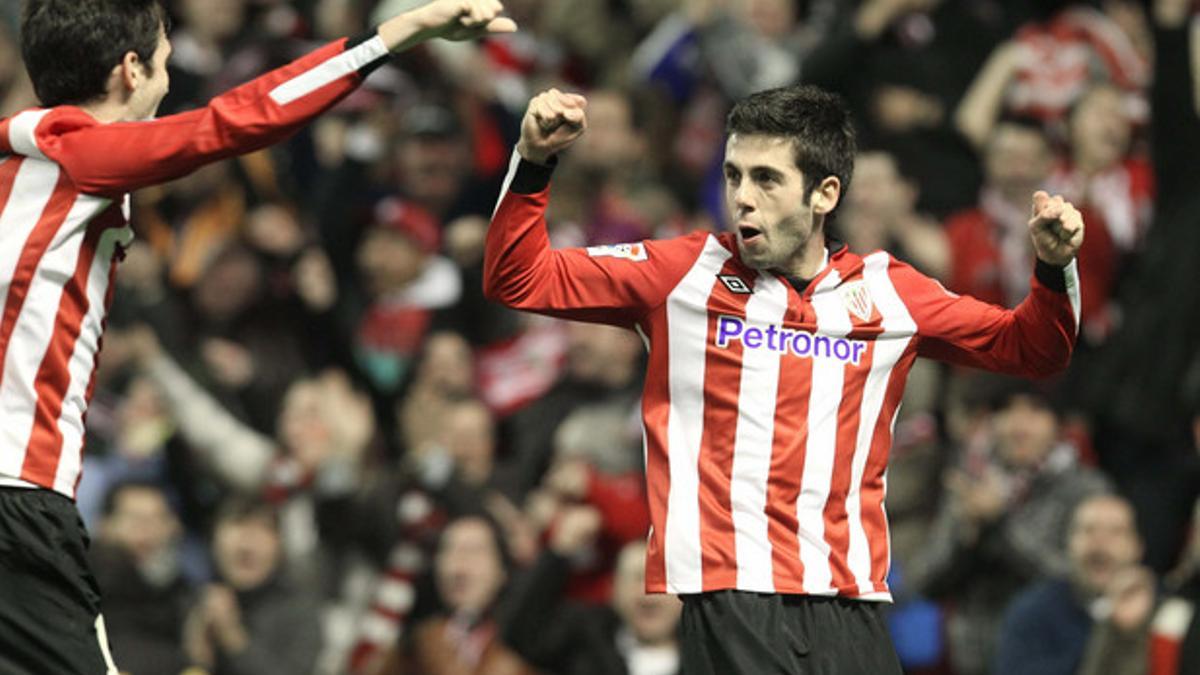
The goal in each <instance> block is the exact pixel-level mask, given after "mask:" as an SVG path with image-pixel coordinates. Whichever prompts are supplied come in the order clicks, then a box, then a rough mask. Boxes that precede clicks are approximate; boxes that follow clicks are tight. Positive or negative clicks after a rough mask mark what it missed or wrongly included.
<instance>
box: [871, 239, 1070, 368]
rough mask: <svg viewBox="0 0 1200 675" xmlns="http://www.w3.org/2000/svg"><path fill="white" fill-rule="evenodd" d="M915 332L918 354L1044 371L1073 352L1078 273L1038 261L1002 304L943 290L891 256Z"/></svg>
mask: <svg viewBox="0 0 1200 675" xmlns="http://www.w3.org/2000/svg"><path fill="white" fill-rule="evenodd" d="M889 274H890V276H891V279H892V283H893V284H894V285H895V287H896V291H897V292H898V293H899V295H900V298H901V299H902V300H903V302H904V304H905V306H906V307H907V308H908V311H909V313H910V314H911V315H912V318H913V321H914V322H915V323H916V325H917V334H918V336H919V342H918V354H920V355H921V356H927V357H931V358H935V359H939V360H942V361H947V362H949V363H953V364H957V365H963V366H972V367H976V368H983V369H986V370H991V371H995V372H1000V373H1007V374H1009V375H1018V376H1022V377H1046V376H1049V375H1053V374H1055V373H1057V372H1060V371H1062V370H1063V369H1065V368H1066V367H1067V364H1068V363H1070V360H1071V351H1072V350H1073V349H1074V346H1075V337H1076V335H1077V333H1078V331H1079V328H1078V327H1079V308H1080V298H1079V275H1078V272H1077V271H1076V263H1075V262H1074V261H1072V262H1071V264H1069V265H1067V266H1066V267H1065V268H1056V267H1052V266H1050V265H1046V264H1044V263H1041V262H1039V263H1037V269H1036V270H1035V273H1034V276H1033V281H1032V286H1031V290H1030V292H1029V295H1028V296H1026V298H1025V299H1024V300H1023V301H1022V302H1021V304H1020V305H1018V306H1017V308H1016V309H1011V310H1010V309H1005V308H1003V307H999V306H997V305H991V304H988V303H986V302H982V301H980V300H976V299H975V298H972V297H970V296H965V295H957V294H954V293H951V292H950V291H947V290H946V289H945V288H944V287H943V286H942V285H941V284H939V283H938V282H937V281H935V280H933V279H930V278H929V277H927V276H925V275H923V274H921V273H920V272H917V271H916V270H915V269H913V268H912V267H910V266H909V265H906V264H904V263H902V262H899V261H895V260H893V261H892V263H891V267H890V270H889Z"/></svg>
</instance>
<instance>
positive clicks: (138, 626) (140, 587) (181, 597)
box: [91, 480, 194, 675]
mask: <svg viewBox="0 0 1200 675" xmlns="http://www.w3.org/2000/svg"><path fill="white" fill-rule="evenodd" d="M182 534H183V532H182V529H181V527H180V523H179V518H178V517H177V516H176V515H175V513H174V512H173V511H172V508H171V505H170V503H169V502H168V500H167V494H166V493H165V492H164V490H163V488H162V486H161V485H160V484H159V483H151V482H142V481H136V480H125V481H120V482H117V483H115V484H113V485H112V487H111V488H109V491H108V494H107V495H106V496H105V500H104V509H103V513H102V516H101V519H100V521H99V527H98V528H97V537H96V546H95V548H94V549H93V550H92V551H91V559H92V565H93V569H95V570H96V581H97V582H98V583H99V584H100V587H101V588H102V589H103V590H104V599H103V601H102V602H101V606H102V607H103V610H104V616H105V619H106V621H107V625H108V637H109V639H110V640H111V641H112V647H113V653H114V654H115V656H116V658H118V659H120V660H121V663H122V667H123V668H126V669H128V670H129V672H131V673H138V675H142V674H143V673H144V674H145V675H178V674H179V673H180V672H181V671H183V670H184V668H185V667H186V666H187V665H188V657H187V655H186V654H184V650H183V646H182V644H181V643H180V635H182V634H183V625H184V618H185V616H186V614H187V608H188V605H189V604H190V603H191V600H192V593H193V592H194V589H193V588H192V584H191V583H189V582H188V580H187V579H185V578H184V576H183V570H182V568H181V566H180V559H181V557H182V551H181V549H180V540H181V538H182Z"/></svg>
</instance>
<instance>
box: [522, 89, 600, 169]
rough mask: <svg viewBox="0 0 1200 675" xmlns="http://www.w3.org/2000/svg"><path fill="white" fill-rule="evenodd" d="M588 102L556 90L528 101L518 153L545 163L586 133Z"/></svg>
mask: <svg viewBox="0 0 1200 675" xmlns="http://www.w3.org/2000/svg"><path fill="white" fill-rule="evenodd" d="M586 108H587V99H586V98H584V97H582V96H580V95H579V94H566V93H563V92H561V91H559V90H557V89H550V90H549V91H544V92H542V93H540V94H538V95H537V96H534V97H533V100H531V101H530V102H529V108H528V109H527V110H526V111H525V119H523V120H521V140H519V141H517V152H518V153H520V155H521V157H523V158H525V159H526V160H527V161H530V162H534V163H535V164H546V163H548V162H549V161H550V158H551V157H553V156H554V155H557V154H558V153H560V152H562V151H563V150H566V149H567V148H568V147H569V146H570V145H571V144H572V143H574V142H575V141H576V140H578V139H579V137H580V136H582V135H583V132H584V131H585V130H587V115H586V114H585V113H584V110H585V109H586Z"/></svg>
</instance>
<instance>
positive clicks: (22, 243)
mask: <svg viewBox="0 0 1200 675" xmlns="http://www.w3.org/2000/svg"><path fill="white" fill-rule="evenodd" d="M387 54H388V49H387V47H386V45H385V44H384V42H383V40H382V39H380V38H379V37H377V36H370V37H367V38H363V39H360V40H339V41H337V42H333V43H331V44H328V45H326V46H324V47H322V48H320V49H318V50H316V51H314V52H312V53H310V54H308V55H306V56H304V57H302V58H300V59H298V60H296V61H294V62H292V63H291V64H288V65H286V66H284V67H282V68H279V69H278V70H275V71H272V72H270V73H267V74H266V75H263V76H262V77H260V78H258V79H256V80H253V81H251V82H248V83H246V84H244V85H242V86H240V87H238V88H236V89H233V90H231V91H229V92H228V93H226V94H223V95H221V96H219V97H217V98H215V99H213V100H212V101H211V102H210V103H209V104H208V105H207V106H206V107H204V108H201V109H198V110H194V111H190V112H185V113H181V114H178V115H171V116H167V117H162V118H159V119H155V120H148V121H139V122H121V123H113V124H102V123H100V122H98V121H97V120H95V119H94V118H92V117H91V116H90V115H89V114H88V113H87V112H85V111H84V110H82V109H81V108H78V107H75V106H65V105H64V106H58V107H54V108H38V109H32V110H26V111H23V112H20V113H18V114H16V115H14V116H13V117H11V118H8V119H4V120H0V298H3V303H4V310H3V314H2V315H0V485H9V486H21V487H40V488H45V489H50V490H54V491H56V492H59V493H61V494H63V495H66V496H67V497H72V498H73V497H74V494H75V486H76V484H77V483H78V480H79V475H80V468H81V465H82V452H83V433H84V418H85V414H86V411H87V405H88V401H89V400H90V398H91V394H92V388H93V386H94V381H95V380H94V375H95V369H96V360H97V356H98V354H99V352H100V344H101V336H102V334H103V332H104V318H105V314H106V312H107V309H108V305H109V303H110V301H111V295H112V290H113V284H112V279H113V275H114V273H115V271H116V263H117V261H118V260H119V259H120V257H121V252H122V250H123V248H124V247H125V246H127V245H128V244H129V242H130V240H131V239H132V237H133V233H132V230H131V229H130V227H129V195H128V193H129V192H130V191H132V190H136V189H138V188H140V187H144V186H147V185H152V184H155V183H160V182H163V181H167V180H171V179H173V178H177V177H179V176H183V175H185V174H187V173H189V172H190V171H192V170H194V169H196V168H197V167H199V166H201V165H203V164H206V163H209V162H213V161H217V160H220V159H224V158H227V157H231V156H233V155H236V154H240V153H245V152H250V151H253V150H258V149H260V148H264V147H266V146H268V145H270V144H272V143H275V142H277V141H280V140H282V139H283V138H286V137H287V136H288V135H290V134H292V133H293V132H295V131H296V130H298V129H299V128H300V127H301V126H302V125H304V124H305V123H306V122H308V121H309V120H310V119H312V118H313V117H314V116H316V115H318V114H319V113H321V112H323V111H324V110H326V109H328V108H329V107H331V106H332V105H334V104H335V103H337V102H338V101H339V100H341V99H342V98H343V97H344V96H345V95H346V94H348V93H350V92H351V91H352V90H353V89H354V88H355V87H356V86H357V85H358V84H359V83H360V82H361V80H362V77H363V75H364V74H365V73H366V72H367V71H368V70H369V69H370V68H372V67H373V66H375V65H377V64H379V63H381V62H382V61H383V59H384V58H385V57H386V56H387Z"/></svg>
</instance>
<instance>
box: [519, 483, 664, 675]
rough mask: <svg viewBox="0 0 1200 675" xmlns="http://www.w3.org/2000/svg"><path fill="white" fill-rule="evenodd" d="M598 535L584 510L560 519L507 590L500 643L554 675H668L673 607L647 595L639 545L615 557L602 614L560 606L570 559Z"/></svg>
mask: <svg viewBox="0 0 1200 675" xmlns="http://www.w3.org/2000/svg"><path fill="white" fill-rule="evenodd" d="M599 528H600V517H599V515H598V514H597V513H596V512H595V511H594V510H593V509H592V508H591V507H570V508H567V509H564V511H563V512H562V513H561V514H560V515H559V518H558V520H557V522H556V524H555V526H554V532H553V534H552V535H551V540H550V545H549V547H548V548H547V549H546V550H545V552H543V553H542V555H541V557H540V558H538V560H537V562H536V563H535V564H534V566H533V568H532V569H530V571H529V573H528V575H527V576H526V577H524V578H523V579H521V580H520V581H519V582H518V583H517V585H516V587H515V588H514V589H513V594H512V596H511V597H510V601H511V603H510V605H509V606H508V613H507V616H506V621H505V622H504V623H505V626H504V632H505V639H506V641H507V642H508V644H509V645H510V646H512V648H513V649H515V650H516V651H517V653H519V654H520V655H521V656H523V657H524V658H525V659H527V660H528V661H529V662H530V663H532V664H534V665H535V666H538V667H540V668H542V669H544V670H547V671H549V672H553V673H559V674H560V675H626V674H628V675H675V674H676V673H678V672H679V643H678V639H677V630H678V626H679V613H680V603H679V600H677V599H676V598H675V597H674V596H669V595H661V594H655V595H647V594H646V592H645V586H646V584H645V574H646V562H645V560H646V545H645V544H644V543H641V542H635V543H631V544H629V545H627V546H626V547H625V548H624V549H622V550H621V553H620V555H619V556H618V558H617V569H616V577H615V580H614V583H613V597H612V601H611V603H610V604H609V605H608V606H590V605H584V604H581V603H573V602H571V601H568V600H565V599H564V598H563V589H564V588H565V587H566V583H567V578H568V577H569V576H570V569H571V559H572V558H574V557H576V556H579V555H581V554H585V553H586V551H587V550H588V548H589V547H590V545H591V543H592V540H593V539H594V537H595V536H596V534H597V532H598V531H599Z"/></svg>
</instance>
